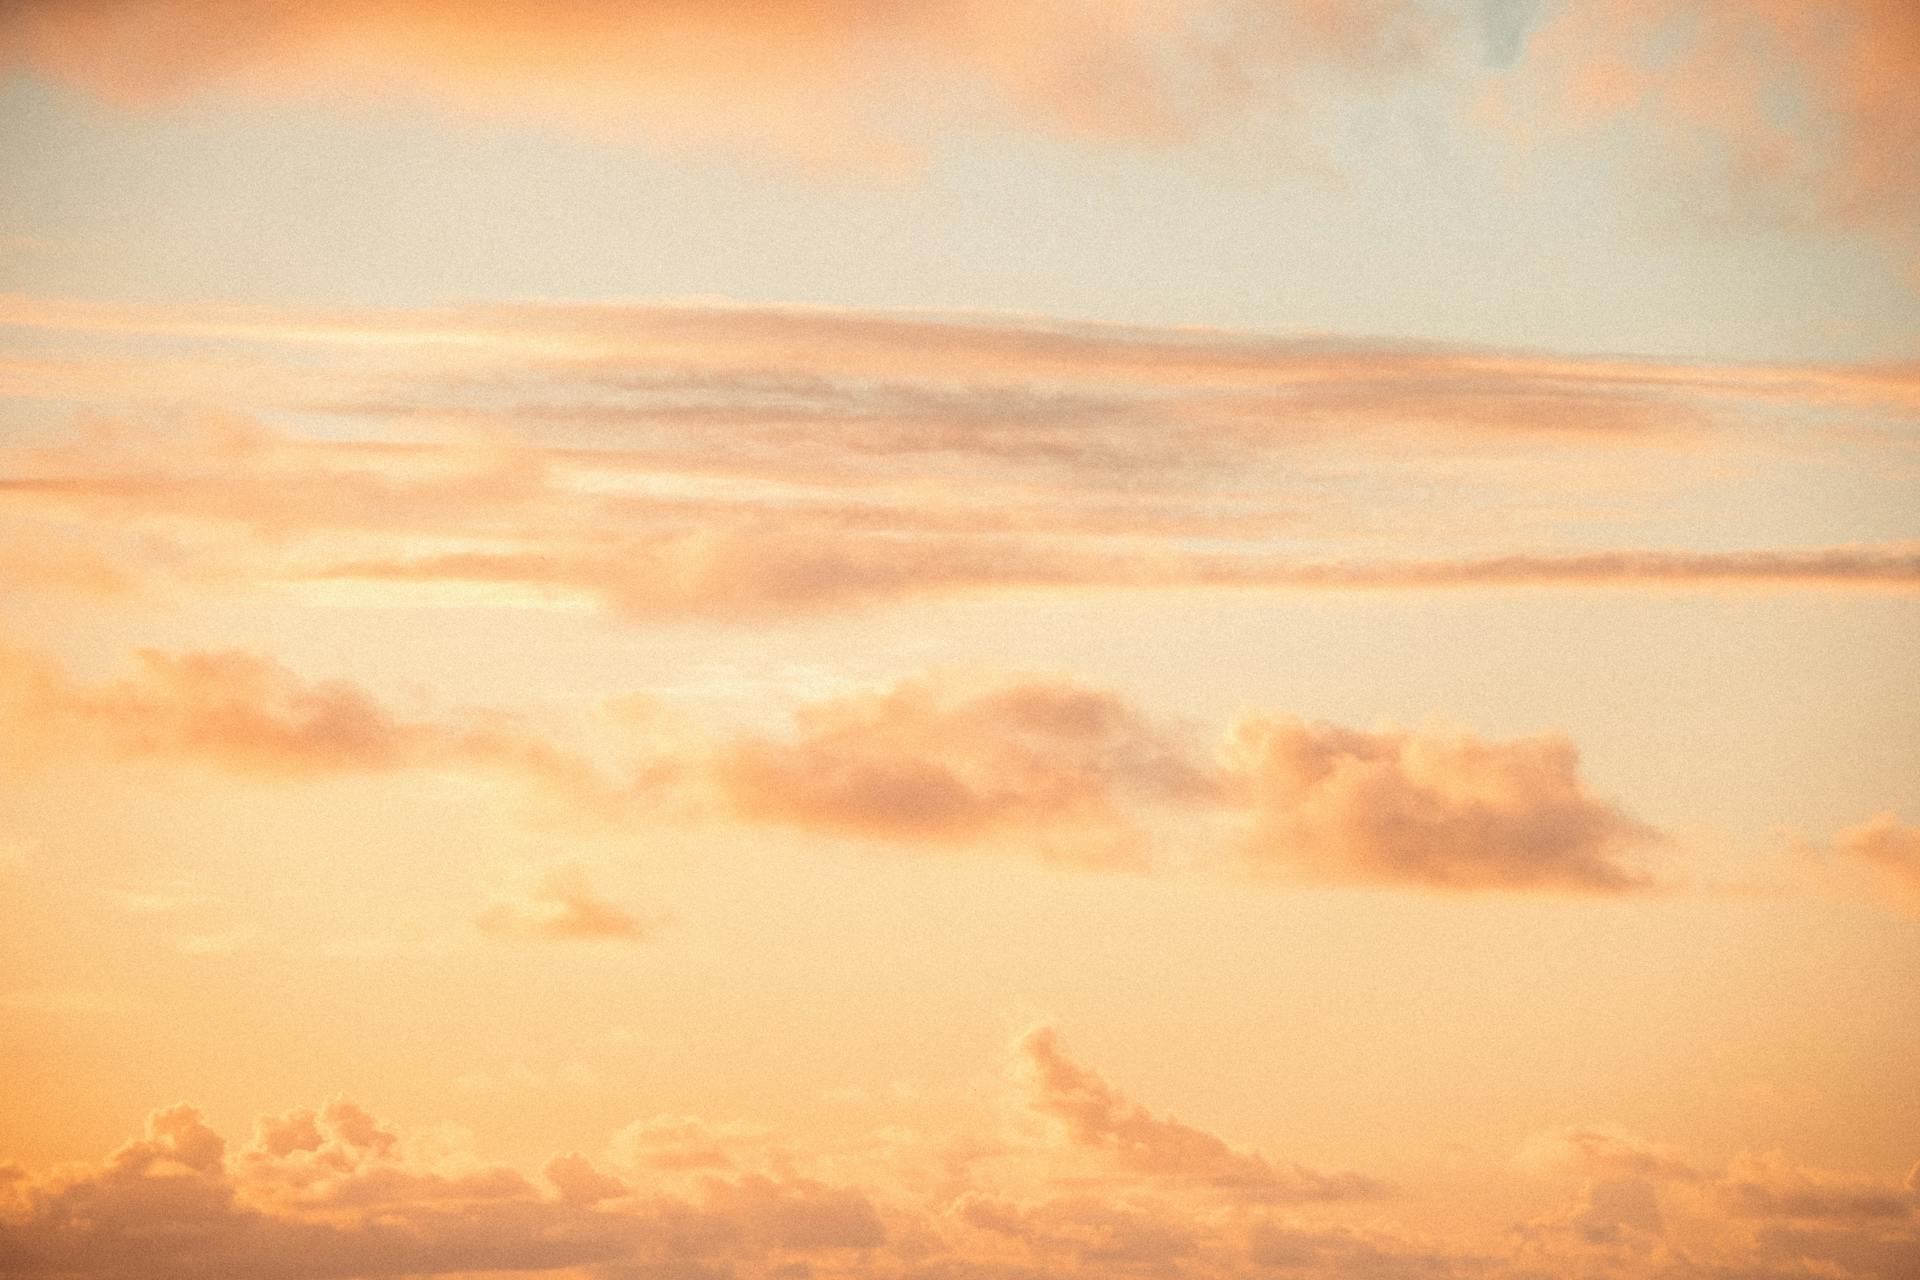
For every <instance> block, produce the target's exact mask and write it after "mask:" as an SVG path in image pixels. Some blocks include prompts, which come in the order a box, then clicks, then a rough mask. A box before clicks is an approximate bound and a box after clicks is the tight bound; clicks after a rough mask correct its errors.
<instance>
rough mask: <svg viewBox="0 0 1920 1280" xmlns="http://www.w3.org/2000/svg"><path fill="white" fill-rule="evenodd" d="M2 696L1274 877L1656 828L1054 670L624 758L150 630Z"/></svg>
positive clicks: (375, 757)
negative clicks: (144, 641) (1151, 712)
mask: <svg viewBox="0 0 1920 1280" xmlns="http://www.w3.org/2000/svg"><path fill="white" fill-rule="evenodd" d="M0 711H5V712H9V713H10V716H11V718H12V720H13V723H15V724H16V725H17V726H20V727H23V728H27V729H30V730H31V731H32V732H31V733H30V734H27V735H23V736H25V737H28V738H31V739H32V740H34V741H35V743H36V750H37V751H39V752H40V753H42V754H44V752H45V751H46V749H47V748H48V747H50V746H52V745H55V744H56V743H57V742H59V741H61V740H62V737H61V735H66V738H65V740H66V741H67V742H68V743H69V744H70V745H73V746H76V747H78V748H80V749H83V750H84V749H96V750H97V749H105V750H109V751H114V752H121V753H133V754H139V755H149V756H157V757H171V758H178V759H187V760H202V761H207V762H210V763H213V764H215V765H218V766H221V767H224V768H228V769H232V770H235V771H239V772H242V773H252V774H256V775H264V776H266V777H268V778H275V777H280V778H300V777H311V776H325V775H328V774H333V773H342V772H363V773H364V772H393V771H399V770H436V769H439V770H460V771H470V772H471V771H478V772H481V773H497V774H504V775H506V776H509V777H513V778H517V779H520V780H523V781H526V782H528V783H529V784H531V785H532V786H533V787H535V788H536V789H537V790H538V791H539V793H540V794H541V795H542V796H543V797H546V798H549V799H554V800H558V801H561V802H563V803H565V804H567V805H569V806H571V807H573V808H574V809H576V810H578V811H579V812H581V813H583V814H586V815H590V816H593V817H595V818H598V819H601V820H605V821H614V822H619V821H623V820H628V819H630V818H631V817H632V815H633V813H634V804H635V802H636V801H637V800H638V799H640V798H641V797H643V796H645V797H648V798H649V799H651V800H652V801H654V802H655V804H656V807H655V808H654V809H653V810H652V812H653V814H654V816H655V817H657V816H658V814H659V812H660V810H659V809H658V807H657V806H658V805H659V804H662V803H664V804H668V805H670V807H671V808H672V811H673V812H675V813H676V814H678V815H679V816H681V817H684V818H705V819H707V820H725V819H733V820H742V821H747V822H758V823H767V824H773V825H778V826H783V827H787V828H789V829H792V830H795V831H799V832H803V833H808V834H812V835H826V836H849V837H856V838H860V839H865V840H871V841H874V842H878V843H883V844H886V845H890V846H892V847H894V848H896V849H901V850H914V851H927V850H967V851H982V850H990V851H997V852H1003V853H1011V854H1015V855H1018V856H1023V857H1030V858H1035V859H1038V860H1040V861H1042V862H1046V863H1051V864H1054V865H1058V866H1069V867H1079V868H1088V869H1106V870H1113V869H1135V870H1145V869H1149V868H1152V867H1154V866H1155V865H1156V864H1155V861H1154V858H1153V857H1152V855H1153V853H1154V851H1155V846H1156V840H1155V831H1156V825H1157V824H1160V823H1163V822H1164V821H1165V820H1166V819H1167V818H1169V817H1171V816H1173V815H1176V814H1177V815H1179V816H1180V817H1181V818H1182V819H1184V820H1187V821H1189V822H1195V821H1197V822H1202V823H1208V824H1212V825H1211V827H1210V829H1212V830H1215V831H1220V832H1226V831H1230V830H1232V829H1234V828H1235V827H1239V828H1242V829H1243V830H1244V839H1243V855H1244V859H1245V861H1246V863H1247V865H1249V866H1251V867H1252V868H1253V869H1255V870H1256V871H1258V872H1260V873H1262V874H1263V875H1271V876H1273V877H1275V878H1291V879H1297V880H1307V881H1332V882H1343V881H1370V882H1378V883H1394V884H1401V885H1408V886H1412V887H1416V888H1425V889H1440V890H1451V891H1478V890H1514V891H1533V890H1550V891H1579V892H1596V893H1617V892H1625V891H1629V890H1633V889H1639V888H1645V887H1649V886H1650V885H1651V883H1652V881H1651V880H1650V878H1649V877H1648V876H1646V875H1645V874H1644V873H1642V872H1640V871H1638V870H1636V869H1634V868H1633V867H1631V866H1630V865H1629V864H1628V863H1627V861H1625V860H1624V855H1626V854H1629V853H1631V852H1633V851H1635V850H1636V849H1639V848H1642V847H1644V846H1647V845H1649V844H1651V843H1652V842H1653V841H1654V840H1655V839H1656V833H1655V832H1654V831H1653V830H1652V829H1651V828H1649V827H1647V826H1646V825H1645V824H1643V823H1641V822H1639V821H1637V820H1636V819H1634V818H1632V817H1629V816H1628V815H1627V814H1625V813H1624V812H1623V811H1622V810H1620V809H1619V808H1618V807H1616V806H1614V805H1612V804H1610V803H1608V802H1606V801H1603V800H1601V799H1599V798H1597V797H1595V796H1593V795H1592V794H1591V793H1590V792H1589V791H1588V790H1587V788H1586V785H1585V783H1584V782H1583V781H1582V780H1581V778H1580V776H1579V768H1578V765H1579V761H1578V756H1577V753H1576V752H1575V751H1574V749H1573V747H1572V745H1571V744H1569V743H1568V742H1566V741H1565V740H1564V739H1562V738H1559V737H1555V736H1551V735H1549V736H1543V737H1537V738H1519V739H1512V740H1508V741H1499V740H1486V739H1481V738H1477V737H1474V736H1473V735H1470V734H1466V733H1457V734H1442V733H1438V732H1432V731H1417V732H1410V731H1405V730H1397V729H1389V730H1380V731H1364V730H1358V729H1350V728H1344V727H1341V726H1338V725H1329V724H1317V723H1308V722H1305V721H1302V720H1299V719H1297V718H1293V717H1286V716H1269V715H1247V716H1244V717H1242V718H1241V719H1240V721H1239V722H1238V723H1237V724H1236V725H1235V726H1234V728H1233V730H1232V732H1231V733H1230V734H1229V735H1228V736H1227V738H1226V740H1225V741H1224V743H1222V744H1221V747H1220V749H1219V750H1218V751H1217V752H1214V753H1209V752H1207V751H1206V750H1205V749H1204V747H1203V744H1202V743H1201V742H1200V740H1199V739H1198V736H1197V735H1196V734H1195V733H1194V732H1193V731H1192V730H1191V729H1189V728H1187V727H1185V726H1180V725H1175V724H1168V723H1161V722H1158V721H1156V720H1155V719H1154V718H1152V717H1150V716H1148V715H1146V714H1145V713H1144V712H1142V711H1141V710H1139V709H1138V708H1136V707H1134V706H1133V705H1131V704H1130V703H1129V702H1127V701H1126V700H1125V699H1123V698H1122V697H1120V696H1119V695H1117V694H1115V693H1112V692H1110V691H1106V690H1100V689H1094V688H1089V687H1086V686H1083V685H1080V684H1076V683H1074V682H1072V681H1070V680H1064V679H1058V678H1043V677H1026V678H1021V679H1015V680H1011V681H1006V682H1003V683H1000V684H997V685H992V684H980V683H975V684H973V685H971V686H969V685H966V684H963V683H961V682H959V681H956V680H955V679H953V678H951V677H945V676H926V677H922V678H919V679H913V680H906V681H902V682H900V683H898V684H896V685H893V686H891V687H888V688H884V689H880V690H876V691H871V692H865V693H856V694H847V695H842V696H838V697H833V698H827V699H824V700H821V701H818V702H815V703H812V704H808V705H803V706H801V707H799V708H798V709H797V710H796V711H795V713H794V717H793V730H792V732H791V733H790V734H789V735H786V736H776V735H770V734H767V733H764V732H740V731H733V730H728V729H727V728H725V727H724V726H719V725H710V726H704V727H700V726H682V727H679V728H677V729H673V730H661V729H659V728H658V724H664V723H665V722H664V721H660V722H658V723H650V724H647V725H641V726H638V727H637V728H636V727H633V726H629V727H628V730H631V731H628V730H623V731H622V732H621V734H620V736H619V740H618V741H617V742H616V743H614V744H612V745H614V746H616V747H618V748H620V749H622V750H624V751H625V752H626V756H627V758H626V759H625V760H624V761H623V762H620V763H608V764H604V765H603V764H601V763H600V762H598V760H597V759H596V758H595V757H594V756H593V755H590V754H589V753H588V752H587V751H586V750H585V749H584V748H573V747H569V746H567V745H564V743H565V741H566V739H565V736H564V733H563V729H564V728H565V726H560V725H555V726H552V727H548V726H544V725H535V724H533V723H531V722H529V721H528V720H526V719H525V718H524V717H519V716H514V715H510V714H507V713H505V712H500V711H489V710H485V709H465V710H460V711H455V712H443V713H439V714H433V715H428V714H416V715H412V716H406V715H402V714H400V713H398V712H396V711H394V710H393V709H392V708H391V707H389V706H388V705H387V704H386V703H384V702H382V701H381V700H379V699H378V698H376V697H375V696H374V695H373V694H372V693H370V692H368V691H367V690H365V689H362V688H360V687H359V686H357V685H353V684H350V683H346V682H341V681H321V682H309V681H306V680H303V679H301V678H300V677H299V676H297V675H296V674H295V673H293V672H291V671H289V670H287V669H286V668H285V667H283V666H281V665H279V664H278V663H275V662H273V661H271V660H269V659H265V658H261V657H258V656H255V655H249V654H241V653H185V654H179V655H167V654H162V653H158V652H153V651H144V652H142V653H141V655H140V671H139V673H138V675H137V676H135V677H133V678H130V679H121V680H118V681H113V682H108V683H104V684H100V685H86V684H83V683H79V682H76V681H74V680H72V679H71V678H70V677H69V676H68V675H67V674H66V673H65V672H63V671H62V670H60V668H59V667H58V666H57V665H55V664H52V663H49V662H46V661H45V660H42V659H38V658H36V657H34V656H33V655H30V654H21V653H14V654H5V653H0ZM599 727H600V728H601V729H603V730H604V728H605V725H604V724H601V725H599ZM1874 847H1877V846H1874ZM480 923H481V925H482V927H484V928H486V929H489V930H492V931H495V932H500V933H505V934H515V933H517V934H527V935H532V936H540V937H548V938H562V937H571V938H581V937H627V938H637V937H640V936H642V935H644V933H645V932H646V930H647V922H646V921H643V920H641V919H639V918H637V917H634V916H632V915H631V914H630V913H627V912H625V911H623V910H622V909H620V908H618V907H615V906H613V905H612V904H609V903H606V902H603V901H601V900H600V899H599V898H597V897H596V896H595V895H594V894H593V893H592V892H591V891H590V889H589V888H588V887H587V885H586V883H585V881H584V879H583V878H582V877H581V875H580V873H579V872H578V869H577V868H576V869H573V870H571V871H569V870H567V869H561V870H559V871H556V872H553V873H551V874H549V875H548V876H547V877H546V878H545V879H544V880H542V881H540V882H538V883H537V884H535V885H534V886H533V887H532V889H531V890H530V891H528V892H526V893H523V894H517V895H513V896H510V897H507V898H503V899H501V900H499V901H496V902H495V903H494V904H493V906H491V907H490V908H489V909H488V910H487V911H486V912H484V913H483V915H482V916H481V918H480Z"/></svg>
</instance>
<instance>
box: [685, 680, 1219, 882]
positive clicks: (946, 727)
mask: <svg viewBox="0 0 1920 1280" xmlns="http://www.w3.org/2000/svg"><path fill="white" fill-rule="evenodd" d="M795 728H796V733H795V735H794V736H793V737H792V738H791V739H788V740H784V741H782V740H776V739H769V738H761V737H743V738H739V739H736V740H735V741H734V742H732V743H731V744H730V745H729V746H728V747H727V748H726V749H725V750H724V751H723V752H722V754H721V756H720V759H719V765H718V771H719V778H720V782H721V785H722V787H723V788H724V790H725V792H726V794H727V795H728V797H729V799H730V800H731V802H732V803H733V805H734V806H735V807H736V808H737V809H738V811H739V812H740V813H742V814H743V815H745V816H747V817H750V818H759V819H764V820H772V821H779V822H783V823H786V824H789V825H793V826H799V827H806V828H814V829H818V830H822V831H828V832H842V833H847V834H854V835H864V836H874V837H880V838H891V839H897V840H908V841H930V842H934V843H936V844H937V843H942V842H954V841H982V840H993V839H996V838H1000V837H1004V836H1009V835H1011V836H1013V837H1016V838H1017V839H1018V841H1019V842H1020V843H1021V844H1022V846H1023V847H1025V848H1028V849H1030V850H1033V851H1035V852H1037V853H1038V854H1039V856H1041V857H1042V858H1043V859H1047V860H1052V861H1060V862H1067V863H1078V864H1085V865H1096V866H1098V865H1126V864H1130V863H1137V862H1138V861H1139V860H1140V856H1141V855H1140V845H1141V840H1142V836H1141V834H1140V832H1139V830H1138V829H1137V827H1136V825H1135V824H1134V822H1133V820H1132V819H1131V817H1130V815H1129V809H1130V808H1132V807H1134V806H1138V805H1140V804H1142V803H1152V802H1161V803H1165V802H1167V801H1180V800H1190V799H1199V798H1201V797H1203V796H1204V795H1205V794H1206V792H1207V791H1208V790H1209V787H1210V782H1209V780H1208V779H1207V777H1206V776H1205V774H1204V773H1203V772H1202V770H1201V768H1200V767H1199V766H1198V765H1197V764H1196V763H1195V762H1194V760H1193V759H1192V757H1191V756H1190V755H1189V754H1188V753H1187V752H1186V751H1184V750H1183V748H1182V744H1181V743H1180V742H1179V740H1178V738H1177V736H1176V735H1174V734H1172V733H1170V732H1168V731H1166V730H1163V729H1161V728H1159V727H1157V726H1154V725H1152V724H1151V723H1149V722H1148V721H1147V720H1146V719H1145V718H1144V717H1143V716H1141V715H1140V714H1139V713H1138V712H1137V711H1135V710H1134V709H1133V708H1132V707H1130V706H1129V705H1127V704H1126V703H1125V702H1124V701H1122V700H1121V699H1120V698H1118V697H1116V696H1115V695H1113V694H1111V693H1106V692H1103V691H1098V690H1092V689H1087V688H1083V687H1081V686H1078V685H1074V684H1070V683H1064V682H1047V681H1038V680H1030V681H1025V682H1021V683H1016V684H1011V685H1007V686H1004V687H1001V688H998V689H992V690H988V691H985V692H980V693H976V694H966V693H963V692H959V691H956V690H953V689H951V688H945V687H942V685H941V683H939V682H937V681H931V680H923V681H915V682H908V683H904V684H901V685H898V686H895V687H894V688H892V689H889V690H887V691H885V692H883V693H879V694H865V695H857V696H853V697H847V698H839V699H833V700H830V701H826V702H821V703H816V704H813V705H811V706H808V707H804V708H802V709H801V710H800V711H799V712H798V713H797V716H796V726H795Z"/></svg>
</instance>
